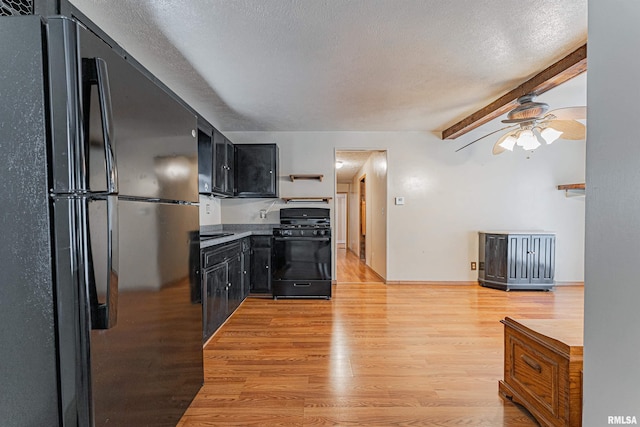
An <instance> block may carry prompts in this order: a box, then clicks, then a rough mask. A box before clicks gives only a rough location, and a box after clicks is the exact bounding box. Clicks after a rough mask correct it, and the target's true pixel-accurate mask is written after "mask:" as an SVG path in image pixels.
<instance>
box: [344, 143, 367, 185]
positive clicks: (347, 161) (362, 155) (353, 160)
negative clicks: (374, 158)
mask: <svg viewBox="0 0 640 427" xmlns="http://www.w3.org/2000/svg"><path fill="white" fill-rule="evenodd" d="M371 153H372V151H369V150H362V151H336V163H337V162H342V167H341V168H336V182H339V183H344V184H347V183H351V181H352V180H353V177H354V176H355V174H356V173H357V172H358V171H359V170H360V169H361V168H362V166H364V164H365V163H366V162H367V160H368V159H369V157H371Z"/></svg>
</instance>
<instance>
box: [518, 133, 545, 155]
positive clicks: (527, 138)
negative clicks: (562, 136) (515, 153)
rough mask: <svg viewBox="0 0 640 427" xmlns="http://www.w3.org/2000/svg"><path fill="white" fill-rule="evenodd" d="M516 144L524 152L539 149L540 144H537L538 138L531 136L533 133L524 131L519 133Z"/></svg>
mask: <svg viewBox="0 0 640 427" xmlns="http://www.w3.org/2000/svg"><path fill="white" fill-rule="evenodd" d="M517 144H518V145H519V146H520V147H522V148H523V149H525V150H527V151H528V150H535V149H536V148H538V147H540V145H541V144H540V142H538V138H536V136H535V135H534V134H533V131H531V130H529V129H526V130H523V131H522V132H520V134H519V135H518V141H517Z"/></svg>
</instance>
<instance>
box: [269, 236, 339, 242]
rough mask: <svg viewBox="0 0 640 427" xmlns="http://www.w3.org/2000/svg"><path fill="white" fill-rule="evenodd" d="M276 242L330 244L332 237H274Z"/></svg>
mask: <svg viewBox="0 0 640 427" xmlns="http://www.w3.org/2000/svg"><path fill="white" fill-rule="evenodd" d="M273 239H274V240H275V241H279V242H281V241H292V240H300V241H312V242H330V241H331V237H312V236H309V237H297V236H296V237H294V236H291V237H274V238H273Z"/></svg>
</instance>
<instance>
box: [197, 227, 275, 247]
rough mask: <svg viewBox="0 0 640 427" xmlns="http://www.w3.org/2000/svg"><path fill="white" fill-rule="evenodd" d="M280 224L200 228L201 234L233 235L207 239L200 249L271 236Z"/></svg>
mask: <svg viewBox="0 0 640 427" xmlns="http://www.w3.org/2000/svg"><path fill="white" fill-rule="evenodd" d="M277 225H279V224H222V225H209V226H203V227H200V233H201V234H205V233H233V234H231V235H229V236H222V237H218V238H214V239H207V240H205V241H203V242H200V249H204V248H208V247H210V246H215V245H220V244H223V243H229V242H233V241H235V240H239V239H242V238H244V237H249V236H271V235H272V234H273V227H275V226H277Z"/></svg>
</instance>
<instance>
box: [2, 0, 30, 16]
mask: <svg viewBox="0 0 640 427" xmlns="http://www.w3.org/2000/svg"><path fill="white" fill-rule="evenodd" d="M14 15H33V0H0V16H14Z"/></svg>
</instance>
